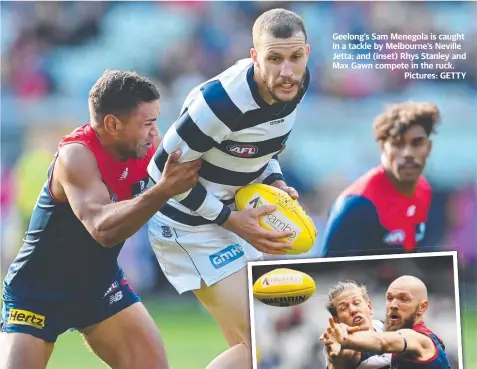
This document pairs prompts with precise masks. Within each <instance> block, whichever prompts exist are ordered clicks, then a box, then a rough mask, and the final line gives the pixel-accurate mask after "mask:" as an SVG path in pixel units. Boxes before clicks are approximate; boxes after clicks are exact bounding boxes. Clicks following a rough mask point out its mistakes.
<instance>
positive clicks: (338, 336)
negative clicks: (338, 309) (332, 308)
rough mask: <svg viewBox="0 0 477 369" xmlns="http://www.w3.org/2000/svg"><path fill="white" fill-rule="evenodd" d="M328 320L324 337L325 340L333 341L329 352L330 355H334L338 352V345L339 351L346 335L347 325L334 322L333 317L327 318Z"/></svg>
mask: <svg viewBox="0 0 477 369" xmlns="http://www.w3.org/2000/svg"><path fill="white" fill-rule="evenodd" d="M328 321H329V324H330V325H329V326H328V328H327V329H326V333H325V334H324V337H325V339H326V340H329V341H332V342H334V344H335V348H334V350H333V351H332V352H330V356H331V357H336V356H338V354H337V353H336V351H337V347H338V345H339V351H341V345H342V344H343V343H344V341H345V340H346V337H347V336H348V326H347V325H345V324H336V323H335V321H334V320H333V318H328ZM339 351H338V352H339Z"/></svg>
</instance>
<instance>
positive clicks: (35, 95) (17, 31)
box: [0, 1, 477, 369]
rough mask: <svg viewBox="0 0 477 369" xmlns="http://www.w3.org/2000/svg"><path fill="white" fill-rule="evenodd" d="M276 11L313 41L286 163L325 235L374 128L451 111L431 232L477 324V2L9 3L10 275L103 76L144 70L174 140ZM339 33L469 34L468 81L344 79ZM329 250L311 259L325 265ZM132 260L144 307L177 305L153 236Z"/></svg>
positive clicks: (127, 253) (137, 244)
mask: <svg viewBox="0 0 477 369" xmlns="http://www.w3.org/2000/svg"><path fill="white" fill-rule="evenodd" d="M273 7H285V8H288V9H291V10H295V11H297V12H298V13H299V14H301V15H302V16H303V17H304V19H305V21H306V24H307V28H308V36H309V43H310V44H311V48H312V54H311V58H310V62H309V67H310V70H311V73H312V83H311V87H310V91H309V93H308V94H307V97H306V98H305V101H304V102H303V103H302V106H301V107H300V110H299V112H298V116H297V124H296V128H295V129H294V132H293V134H292V136H291V139H290V140H289V141H288V143H287V149H286V150H285V151H284V153H283V154H282V159H281V163H282V168H283V169H284V172H285V174H286V177H287V178H288V181H289V183H290V184H291V185H292V186H294V187H296V188H297V189H298V190H299V191H300V193H301V202H302V203H303V205H304V206H305V208H306V209H307V210H308V211H309V212H310V214H311V215H312V217H313V219H314V220H315V222H316V226H317V228H318V230H319V231H321V230H322V228H323V225H324V222H325V220H326V215H327V211H328V207H329V205H330V203H331V202H332V201H333V200H334V198H335V196H336V195H337V194H338V192H339V191H340V190H341V189H342V188H343V187H344V186H345V185H346V184H348V183H350V182H351V181H353V180H354V179H355V178H357V177H358V176H359V175H360V174H362V173H364V172H365V171H366V170H368V169H369V168H370V167H372V166H374V165H375V164H376V163H378V162H379V151H378V148H377V145H376V143H375V142H374V140H373V138H372V134H371V128H370V126H371V122H372V120H373V118H374V116H375V115H376V114H377V113H379V112H380V110H381V109H382V108H383V107H384V106H385V104H388V103H392V102H396V101H401V100H406V99H413V100H430V101H433V102H435V103H437V104H438V105H439V107H440V109H441V111H442V117H443V124H442V127H440V129H439V133H438V135H437V136H436V137H435V142H434V148H433V154H432V158H431V160H429V163H428V168H427V170H426V176H427V177H428V179H429V180H430V182H431V184H432V185H433V188H434V201H433V205H432V210H431V216H430V224H429V229H430V232H431V236H432V241H433V243H434V244H435V245H442V249H443V250H454V249H457V250H459V260H460V265H461V269H462V276H461V282H462V287H463V289H464V291H466V293H465V296H466V301H465V306H466V307H467V309H468V311H469V316H470V314H472V316H475V311H476V308H475V307H476V306H477V301H476V300H477V294H476V293H475V290H476V289H477V288H476V287H477V230H476V228H475V224H476V223H477V186H476V179H477V156H476V155H475V147H476V145H475V144H476V142H477V125H476V124H475V120H476V118H475V117H476V116H477V104H476V103H475V101H476V97H477V44H476V43H475V40H476V39H477V26H476V23H475V19H476V18H477V4H476V3H475V2H461V3H456V2H432V3H430V2H401V3H397V2H374V3H373V2H348V3H344V2H316V3H312V2H185V1H175V2H169V3H166V2H117V3H116V2H26V3H25V2H2V3H1V4H0V9H1V36H0V37H1V57H2V66H1V73H2V74H1V77H2V78H1V196H0V199H1V262H0V268H1V273H0V275H1V276H3V275H4V274H5V270H6V268H7V267H8V265H9V264H10V262H11V260H12V258H13V257H14V256H15V254H16V251H17V250H18V247H19V246H20V243H21V238H22V234H23V232H24V230H25V227H26V224H27V222H28V219H29V216H30V212H31V209H32V208H33V206H34V203H35V201H36V198H37V196H38V193H39V189H40V188H41V186H42V184H43V182H44V180H45V175H46V168H47V166H48V164H49V162H50V160H51V155H52V154H53V152H54V150H55V145H56V144H57V141H58V140H59V138H60V137H61V136H62V135H63V134H65V133H67V132H69V131H71V130H72V128H74V127H75V126H78V125H81V124H83V123H85V122H87V121H88V110H87V95H88V91H89V89H90V88H91V86H92V84H93V83H94V82H95V80H96V79H97V78H98V77H99V76H100V75H101V73H102V72H103V70H104V69H113V68H121V69H133V70H136V71H138V72H139V73H142V74H144V75H147V76H149V77H151V78H152V79H153V80H154V81H155V82H156V83H157V85H158V86H159V88H160V91H161V104H162V105H161V117H160V119H159V127H160V128H161V130H162V131H163V132H164V131H166V130H167V128H168V127H169V126H170V125H171V124H172V122H173V121H174V119H175V117H177V115H178V113H179V109H180V106H181V105H182V103H183V100H184V98H185V96H186V95H187V93H188V92H189V90H190V89H191V88H192V87H193V86H195V85H196V84H198V83H199V82H201V81H204V80H206V79H208V78H210V77H212V76H214V75H216V74H217V73H219V72H221V71H222V70H223V69H225V68H226V67H228V66H229V65H231V64H233V63H234V62H235V61H236V60H238V59H241V58H245V57H248V55H249V49H250V47H251V27H252V24H253V21H254V20H255V18H256V17H257V16H258V15H259V14H260V13H261V12H263V11H265V10H267V9H269V8H273ZM334 32H341V33H346V32H352V33H371V32H379V33H387V32H402V33H421V32H424V33H429V32H435V33H453V32H460V33H464V34H465V41H464V42H463V45H464V48H465V51H466V53H467V58H466V59H465V60H462V61H461V64H459V65H458V69H459V70H460V71H465V72H467V76H466V79H465V80H456V81H447V82H444V81H440V82H431V81H416V80H412V81H411V80H404V79H403V78H402V76H401V75H400V74H399V73H390V72H387V71H377V70H367V71H363V70H359V71H338V70H332V67H331V53H332V51H331V48H332V47H331V45H332V37H331V36H332V34H333V33H334ZM320 242H321V240H320V238H318V240H317V243H316V246H315V247H314V248H313V249H312V250H311V251H310V253H309V255H307V256H318V255H319V254H320ZM120 261H121V264H122V265H123V266H124V269H125V270H126V274H127V275H128V276H129V279H130V281H131V283H132V285H133V286H134V287H135V288H136V290H138V291H139V292H140V293H141V294H142V295H143V296H145V295H152V296H155V298H159V299H160V301H166V300H173V301H176V300H177V298H176V297H177V296H176V294H175V292H174V291H172V289H171V287H170V286H169V284H168V283H167V282H166V281H165V279H164V278H163V276H162V274H161V273H160V272H158V267H157V262H156V261H155V259H154V257H153V255H152V252H151V251H150V249H149V246H148V241H147V237H146V233H145V232H144V231H141V232H139V233H138V234H137V235H135V236H134V237H133V238H132V239H131V240H129V241H128V244H127V246H126V247H125V248H124V250H123V252H122V254H121V256H120ZM177 301H182V302H185V303H190V300H189V299H187V298H185V297H181V298H179V299H178V300H177ZM193 304H195V302H193ZM463 306H464V304H463ZM199 311H201V310H199ZM474 319H475V318H474ZM158 324H159V326H160V325H161V322H160V321H159V322H158ZM211 324H212V323H211ZM212 326H213V325H211V327H212ZM214 332H215V333H214V334H216V335H219V333H218V332H217V331H214ZM204 334H206V333H204ZM79 349H83V348H82V347H80V348H79ZM211 356H212V354H211ZM52 367H53V366H52ZM199 367H201V366H194V365H192V366H190V367H187V366H182V367H180V369H196V368H199ZM63 368H66V367H64V366H63ZM88 368H93V366H88ZM172 368H173V369H174V366H172ZM66 369H68V368H66Z"/></svg>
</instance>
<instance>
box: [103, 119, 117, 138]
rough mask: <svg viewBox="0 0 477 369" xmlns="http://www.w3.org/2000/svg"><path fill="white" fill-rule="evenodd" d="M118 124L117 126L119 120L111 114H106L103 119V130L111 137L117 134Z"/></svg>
mask: <svg viewBox="0 0 477 369" xmlns="http://www.w3.org/2000/svg"><path fill="white" fill-rule="evenodd" d="M118 124H119V119H118V118H117V117H116V116H114V115H112V114H107V115H106V116H105V117H104V120H103V125H104V129H105V130H106V132H108V133H109V134H112V135H113V134H115V133H116V132H117V130H118Z"/></svg>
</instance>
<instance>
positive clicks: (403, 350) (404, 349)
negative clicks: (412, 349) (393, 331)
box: [398, 332, 407, 352]
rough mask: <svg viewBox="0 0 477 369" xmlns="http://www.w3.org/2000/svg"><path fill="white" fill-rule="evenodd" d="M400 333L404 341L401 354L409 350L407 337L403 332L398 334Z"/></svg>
mask: <svg viewBox="0 0 477 369" xmlns="http://www.w3.org/2000/svg"><path fill="white" fill-rule="evenodd" d="M398 333H399V335H400V336H401V337H402V340H403V341H404V348H403V349H402V351H401V352H405V351H406V349H407V340H406V337H404V336H403V335H402V333H401V332H398Z"/></svg>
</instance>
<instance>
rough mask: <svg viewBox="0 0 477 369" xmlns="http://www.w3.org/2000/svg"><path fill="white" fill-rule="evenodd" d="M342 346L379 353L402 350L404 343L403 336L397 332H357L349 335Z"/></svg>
mask: <svg viewBox="0 0 477 369" xmlns="http://www.w3.org/2000/svg"><path fill="white" fill-rule="evenodd" d="M341 347H343V348H347V349H352V350H356V351H368V352H378V353H394V352H402V351H403V349H404V344H403V340H402V338H401V336H399V335H398V334H397V333H395V332H384V333H378V332H371V331H367V332H357V333H353V334H351V335H348V336H347V337H346V339H345V342H343V343H342V344H341Z"/></svg>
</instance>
